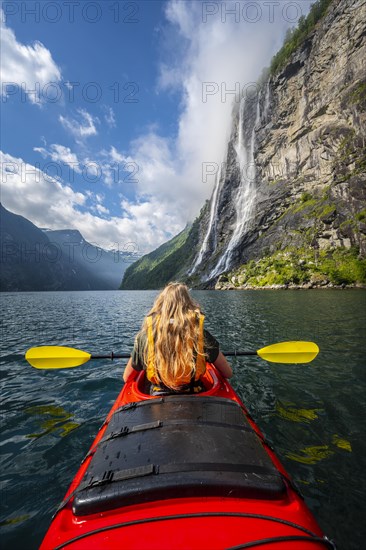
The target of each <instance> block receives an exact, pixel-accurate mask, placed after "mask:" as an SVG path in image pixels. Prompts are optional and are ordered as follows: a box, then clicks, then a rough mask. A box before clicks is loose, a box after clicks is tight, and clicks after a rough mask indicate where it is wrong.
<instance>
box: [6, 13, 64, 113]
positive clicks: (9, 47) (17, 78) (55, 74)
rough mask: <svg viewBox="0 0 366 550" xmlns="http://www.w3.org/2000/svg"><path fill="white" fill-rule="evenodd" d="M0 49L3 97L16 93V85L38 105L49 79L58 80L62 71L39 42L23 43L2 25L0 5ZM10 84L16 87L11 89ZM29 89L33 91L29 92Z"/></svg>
mask: <svg viewBox="0 0 366 550" xmlns="http://www.w3.org/2000/svg"><path fill="white" fill-rule="evenodd" d="M0 49H1V81H2V83H3V85H2V92H1V93H2V95H3V97H6V96H7V95H9V94H10V93H16V91H17V88H16V87H19V89H21V90H22V93H23V94H26V96H27V97H28V99H29V101H31V102H32V103H36V104H41V103H42V92H43V91H44V87H45V86H47V84H49V83H51V82H53V83H57V82H59V81H60V80H61V70H60V68H59V67H58V66H57V64H56V62H55V61H54V60H53V59H52V55H51V52H50V51H49V50H48V49H47V48H46V47H45V46H44V45H43V44H42V43H41V42H34V43H33V44H30V45H25V44H22V43H21V42H18V41H17V39H16V36H15V34H14V32H13V31H12V30H11V29H9V28H8V27H7V26H6V24H5V16H4V13H3V11H2V10H1V8H0ZM6 84H8V85H9V86H6ZM11 85H15V86H16V87H15V88H14V87H13V88H11ZM27 90H28V91H30V92H27ZM31 90H36V91H35V92H31ZM44 95H45V94H44Z"/></svg>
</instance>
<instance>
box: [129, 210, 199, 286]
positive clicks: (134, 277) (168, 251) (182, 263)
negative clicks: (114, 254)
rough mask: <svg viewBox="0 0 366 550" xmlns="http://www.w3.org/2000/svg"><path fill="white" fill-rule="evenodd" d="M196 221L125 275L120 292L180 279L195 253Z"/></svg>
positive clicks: (196, 239)
mask: <svg viewBox="0 0 366 550" xmlns="http://www.w3.org/2000/svg"><path fill="white" fill-rule="evenodd" d="M198 225H199V222H198V219H197V220H196V221H195V222H194V223H193V225H192V226H190V227H189V226H187V227H186V228H185V229H184V230H183V231H182V232H181V233H179V234H178V235H177V236H176V237H173V239H171V240H170V241H168V242H167V243H164V244H163V245H161V246H160V247H159V248H157V249H156V250H154V251H153V252H150V254H147V255H146V256H143V257H142V258H141V259H140V260H138V261H137V262H135V263H134V264H132V265H131V266H130V267H129V268H128V269H127V270H126V272H125V274H124V277H123V281H122V283H121V286H120V289H121V290H139V289H144V290H149V289H158V288H161V287H163V286H164V285H165V284H167V283H168V282H169V281H172V280H174V279H178V278H179V277H180V279H182V278H183V275H184V274H185V273H186V271H187V269H188V267H189V265H190V263H191V262H192V260H193V256H194V254H195V251H196V247H197V242H198Z"/></svg>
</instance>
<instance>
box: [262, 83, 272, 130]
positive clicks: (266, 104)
mask: <svg viewBox="0 0 366 550" xmlns="http://www.w3.org/2000/svg"><path fill="white" fill-rule="evenodd" d="M269 94H270V87H269V80H268V82H267V86H266V95H265V97H264V106H263V113H262V115H261V120H262V121H263V122H264V123H265V122H266V121H267V115H268V110H269V105H270V101H269Z"/></svg>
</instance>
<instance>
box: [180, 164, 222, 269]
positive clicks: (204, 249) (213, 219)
mask: <svg viewBox="0 0 366 550" xmlns="http://www.w3.org/2000/svg"><path fill="white" fill-rule="evenodd" d="M221 172H222V163H221V164H220V165H219V169H218V172H217V175H216V182H215V187H214V192H213V195H212V200H211V209H210V221H209V224H208V228H207V231H206V235H205V238H204V239H203V242H202V245H201V248H200V251H199V254H198V256H197V259H196V261H195V263H194V265H193V267H192V269H191V270H190V271H189V272H188V275H192V274H193V273H194V272H195V271H196V269H197V267H198V266H199V265H200V264H201V263H202V260H203V258H204V256H205V254H206V252H207V249H208V243H209V241H210V236H211V232H212V231H213V238H214V246H216V231H215V229H216V222H217V205H218V198H219V195H220V193H219V191H220V187H221V185H220V180H221Z"/></svg>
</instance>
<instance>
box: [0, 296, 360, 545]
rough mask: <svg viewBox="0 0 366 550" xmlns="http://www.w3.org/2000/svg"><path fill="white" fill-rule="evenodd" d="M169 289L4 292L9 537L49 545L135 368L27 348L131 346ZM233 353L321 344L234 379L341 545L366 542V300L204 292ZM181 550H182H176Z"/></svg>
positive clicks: (4, 501)
mask: <svg viewBox="0 0 366 550" xmlns="http://www.w3.org/2000/svg"><path fill="white" fill-rule="evenodd" d="M155 295H156V292H152V291H136V292H135V291H126V292H63V293H57V292H50V293H5V294H2V295H1V297H0V299H1V306H2V317H3V319H2V344H1V358H0V375H1V384H2V404H1V408H2V416H1V428H2V439H1V441H2V445H1V451H2V453H1V470H0V476H1V543H2V548H11V549H12V550H18V549H19V550H20V549H21V550H24V549H27V550H33V549H36V548H38V546H39V544H40V541H41V540H42V536H43V535H44V533H45V531H46V529H47V527H48V525H49V522H50V520H51V515H52V513H53V512H54V510H55V508H56V506H57V504H58V503H59V502H60V501H61V499H62V497H63V495H64V493H65V492H66V489H67V487H68V485H69V484H70V482H71V480H72V478H73V476H74V474H75V472H76V470H77V468H78V466H79V464H80V461H81V460H82V458H83V456H84V455H85V453H86V451H87V450H88V448H89V447H90V445H91V443H92V440H93V438H94V436H95V434H96V432H97V430H98V428H99V427H100V425H101V423H102V421H103V420H104V418H105V416H106V414H107V412H108V411H109V409H110V407H111V405H112V403H113V401H114V400H115V398H116V396H117V394H118V392H119V391H120V389H121V385H122V379H121V375H122V371H123V363H122V362H117V361H116V362H111V361H108V360H106V361H104V360H100V361H94V362H90V363H88V364H86V365H84V366H83V367H79V368H77V369H70V370H63V371H37V370H35V369H32V368H31V367H30V366H29V365H28V364H27V363H26V362H25V360H22V359H20V358H19V354H24V352H25V351H26V350H27V349H28V348H29V347H32V346H38V345H69V346H72V347H77V348H80V349H84V350H87V351H90V352H110V351H112V350H113V351H114V352H128V351H130V350H131V346H132V344H133V339H134V335H135V333H136V331H137V330H138V329H139V326H140V323H141V321H142V318H143V316H144V315H145V314H146V313H147V311H148V309H149V308H150V306H151V304H152V301H153V299H154V297H155ZM194 295H195V297H196V299H197V300H198V301H199V302H200V303H201V305H202V307H203V309H204V311H205V313H206V325H207V327H208V328H209V329H210V330H211V332H212V333H213V334H214V335H215V336H216V337H217V338H218V340H219V341H220V343H221V346H222V349H223V350H232V349H258V348H260V347H262V346H264V345H267V344H270V343H274V342H277V341H284V340H297V339H302V340H313V341H315V342H317V343H318V345H319V346H320V349H321V353H320V354H319V356H318V358H317V359H316V360H315V361H314V362H313V363H311V364H309V365H273V364H271V365H270V364H268V363H265V362H263V361H261V360H260V359H258V358H255V357H249V358H241V359H236V360H233V361H232V364H233V367H234V370H235V377H234V379H233V385H234V387H235V389H236V390H237V391H238V393H239V394H240V396H241V397H242V399H243V400H244V402H245V403H246V405H247V406H248V408H249V410H250V411H251V412H252V414H253V416H254V418H255V420H256V421H257V422H258V423H259V426H260V427H261V429H262V430H263V432H264V433H265V435H266V437H267V438H268V440H269V441H270V442H271V443H272V445H273V446H274V447H275V449H276V452H277V454H278V455H279V457H280V459H281V460H282V461H283V463H284V465H285V467H286V468H287V470H288V471H289V473H290V474H291V475H292V477H293V479H294V480H295V482H296V483H297V485H298V486H299V487H300V489H301V491H302V493H303V494H304V496H305V498H306V501H307V503H308V505H309V507H310V508H311V509H312V511H313V512H314V514H315V516H316V517H317V518H318V521H319V522H320V524H321V526H322V528H323V529H324V530H325V532H326V533H327V534H328V536H330V537H331V538H333V539H335V541H336V542H337V544H338V548H339V549H340V550H362V549H363V548H365V540H366V530H365V527H364V511H365V505H364V494H365V488H366V480H365V478H366V474H365V471H366V460H365V456H366V441H365V433H366V430H365V428H366V421H365V418H366V414H365V413H366V410H365V408H366V407H365V378H366V376H365V357H366V342H365V339H366V331H365V327H366V314H365V311H366V309H365V306H366V292H365V291H361V290H345V291H336V290H334V291H332V290H324V291H323V290H317V291H276V292H270V291H252V292H248V291H247V292H245V291H234V292H230V291H229V292H214V291H197V292H194ZM172 550H173V549H172Z"/></svg>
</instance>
